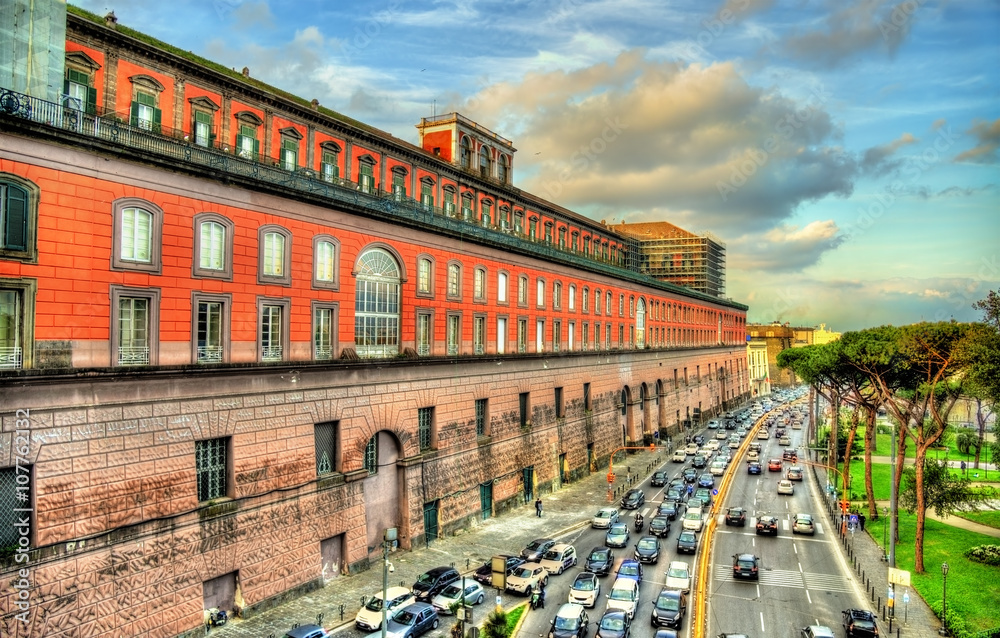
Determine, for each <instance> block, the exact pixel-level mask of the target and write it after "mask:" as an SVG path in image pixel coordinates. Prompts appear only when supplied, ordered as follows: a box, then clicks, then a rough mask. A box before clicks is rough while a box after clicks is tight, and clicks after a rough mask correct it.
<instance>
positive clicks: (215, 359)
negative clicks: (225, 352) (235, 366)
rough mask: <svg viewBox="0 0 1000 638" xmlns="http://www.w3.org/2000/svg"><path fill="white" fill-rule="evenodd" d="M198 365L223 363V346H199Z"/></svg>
mask: <svg viewBox="0 0 1000 638" xmlns="http://www.w3.org/2000/svg"><path fill="white" fill-rule="evenodd" d="M198 363H222V346H199V347H198Z"/></svg>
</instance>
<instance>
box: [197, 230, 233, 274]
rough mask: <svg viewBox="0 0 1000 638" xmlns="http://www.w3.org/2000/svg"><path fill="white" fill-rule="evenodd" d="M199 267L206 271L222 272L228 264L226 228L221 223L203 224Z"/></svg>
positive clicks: (199, 247) (199, 246)
mask: <svg viewBox="0 0 1000 638" xmlns="http://www.w3.org/2000/svg"><path fill="white" fill-rule="evenodd" d="M198 249H199V252H200V254H199V255H198V265H199V267H201V268H202V269H204V270H222V269H223V268H224V267H225V265H226V263H225V258H226V228H225V227H224V226H223V225H222V224H220V223H219V222H202V223H201V243H200V244H199V245H198Z"/></svg>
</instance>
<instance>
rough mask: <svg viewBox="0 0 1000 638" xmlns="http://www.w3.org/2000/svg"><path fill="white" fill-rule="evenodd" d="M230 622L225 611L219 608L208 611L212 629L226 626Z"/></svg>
mask: <svg viewBox="0 0 1000 638" xmlns="http://www.w3.org/2000/svg"><path fill="white" fill-rule="evenodd" d="M228 620H229V614H227V613H226V610H225V609H219V608H218V607H212V608H211V609H209V610H208V624H209V625H210V626H212V627H221V626H223V625H225V624H226V621H228Z"/></svg>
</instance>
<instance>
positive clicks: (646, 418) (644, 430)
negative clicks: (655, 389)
mask: <svg viewBox="0 0 1000 638" xmlns="http://www.w3.org/2000/svg"><path fill="white" fill-rule="evenodd" d="M652 400H653V397H651V396H650V394H649V386H648V385H646V382H645V381H643V382H642V383H641V384H640V385H639V425H640V429H641V432H639V437H640V438H642V439H643V440H644V441H645V436H646V435H647V434H652V432H653V430H654V429H655V428H654V427H653V421H652V418H651V413H650V404H651V403H652Z"/></svg>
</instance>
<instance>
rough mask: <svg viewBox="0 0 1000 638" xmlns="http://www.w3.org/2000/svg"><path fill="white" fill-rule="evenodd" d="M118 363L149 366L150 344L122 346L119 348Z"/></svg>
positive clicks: (121, 364)
mask: <svg viewBox="0 0 1000 638" xmlns="http://www.w3.org/2000/svg"><path fill="white" fill-rule="evenodd" d="M118 365H120V366H148V365H149V346H121V347H119V348H118Z"/></svg>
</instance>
